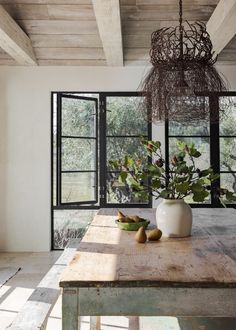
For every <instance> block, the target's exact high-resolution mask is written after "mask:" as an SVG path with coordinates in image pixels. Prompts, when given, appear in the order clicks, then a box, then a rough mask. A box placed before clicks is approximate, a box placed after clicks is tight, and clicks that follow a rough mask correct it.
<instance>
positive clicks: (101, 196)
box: [51, 91, 152, 249]
mask: <svg viewBox="0 0 236 330" xmlns="http://www.w3.org/2000/svg"><path fill="white" fill-rule="evenodd" d="M81 94H85V95H86V94H96V95H98V96H99V103H98V112H97V113H98V116H97V118H96V123H97V137H99V144H100V146H98V139H97V148H96V150H97V155H96V156H97V160H99V167H100V170H99V171H98V172H97V173H98V177H97V184H98V187H99V190H98V200H99V205H95V204H93V205H92V204H80V203H76V204H75V203H67V204H64V203H61V200H60V186H61V182H60V175H59V174H58V173H57V176H56V185H57V190H56V205H54V193H53V184H54V169H53V164H54V163H53V162H54V160H53V150H54V146H53V119H54V113H53V111H54V104H53V103H54V97H56V98H57V121H56V122H57V132H58V125H59V132H60V134H57V160H56V162H57V171H58V169H59V171H60V170H61V168H60V166H61V160H60V157H61V138H62V135H61V128H60V127H61V114H60V111H59V108H60V96H61V95H66V96H67V97H69V95H71V96H72V97H73V95H75V96H79V95H81ZM109 96H114V97H115V96H117V97H119V96H120V97H125V96H127V97H128V96H142V94H141V93H140V92H133V91H132V92H127V91H125V92H96V91H72V92H71V91H52V92H51V244H52V249H54V247H53V232H54V220H53V211H54V210H66V209H78V210H79V209H80V210H93V209H95V210H96V209H99V208H111V207H118V206H119V207H125V208H135V207H140V208H148V207H152V198H151V197H150V198H149V201H148V203H147V204H141V203H140V204H139V203H138V204H134V203H133V204H126V203H122V204H120V203H117V204H114V203H113V204H111V203H107V200H106V195H107V191H106V175H107V167H106V138H107V135H106V97H109ZM79 97H80V98H81V97H82V96H79ZM88 97H89V96H88ZM86 99H87V96H86ZM147 131H148V134H147V138H148V139H151V137H152V124H151V123H147ZM120 137H126V136H123V135H121V136H120ZM130 137H133V136H130ZM137 137H138V136H137ZM96 163H97V166H98V161H97V162H96ZM60 172H61V171H60ZM58 193H59V196H58Z"/></svg>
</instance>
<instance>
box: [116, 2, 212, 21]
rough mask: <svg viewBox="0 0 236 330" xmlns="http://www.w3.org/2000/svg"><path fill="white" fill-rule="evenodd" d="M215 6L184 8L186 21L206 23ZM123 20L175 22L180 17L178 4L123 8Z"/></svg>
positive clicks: (190, 6)
mask: <svg viewBox="0 0 236 330" xmlns="http://www.w3.org/2000/svg"><path fill="white" fill-rule="evenodd" d="M214 9H215V6H213V5H212V6H200V5H199V6H195V7H194V6H193V5H192V4H191V5H188V6H185V7H184V12H183V15H184V19H188V20H201V21H206V20H208V19H209V18H210V16H211V14H212V12H213V11H214ZM121 17H122V20H136V21H143V20H144V21H149V20H152V21H168V20H170V21H172V20H173V21H175V20H178V17H179V8H178V4H176V6H173V5H152V6H151V5H150V6H146V5H145V6H121Z"/></svg>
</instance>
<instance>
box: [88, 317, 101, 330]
mask: <svg viewBox="0 0 236 330" xmlns="http://www.w3.org/2000/svg"><path fill="white" fill-rule="evenodd" d="M100 329H101V317H100V316H90V330H100Z"/></svg>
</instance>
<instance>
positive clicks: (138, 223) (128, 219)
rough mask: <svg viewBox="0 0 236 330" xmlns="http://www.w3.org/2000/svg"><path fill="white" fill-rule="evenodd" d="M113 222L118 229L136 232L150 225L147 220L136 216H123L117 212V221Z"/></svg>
mask: <svg viewBox="0 0 236 330" xmlns="http://www.w3.org/2000/svg"><path fill="white" fill-rule="evenodd" d="M115 222H116V224H117V226H118V228H120V229H122V230H130V231H135V230H138V229H139V228H140V227H144V228H145V229H146V228H147V227H148V225H149V223H150V221H149V220H147V219H143V218H140V217H139V216H138V215H124V214H123V213H122V212H120V211H118V219H117V220H116V221H115Z"/></svg>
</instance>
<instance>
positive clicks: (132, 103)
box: [107, 96, 147, 136]
mask: <svg viewBox="0 0 236 330" xmlns="http://www.w3.org/2000/svg"><path fill="white" fill-rule="evenodd" d="M139 103H140V97H134V96H124V97H118V96H114V97H107V135H112V136H113V135H147V122H146V120H145V115H144V114H143V112H142V110H141V107H140V106H139Z"/></svg>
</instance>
